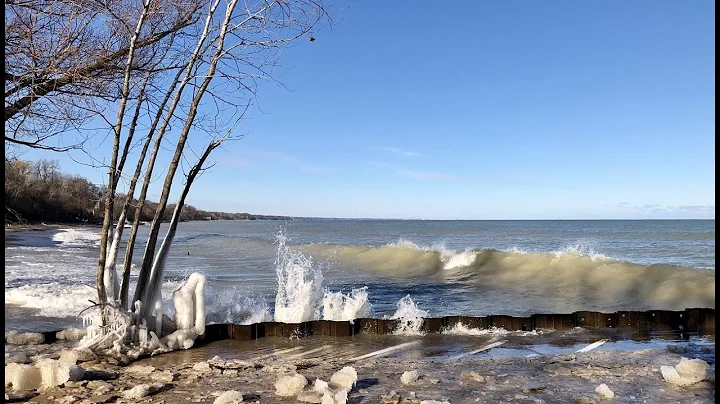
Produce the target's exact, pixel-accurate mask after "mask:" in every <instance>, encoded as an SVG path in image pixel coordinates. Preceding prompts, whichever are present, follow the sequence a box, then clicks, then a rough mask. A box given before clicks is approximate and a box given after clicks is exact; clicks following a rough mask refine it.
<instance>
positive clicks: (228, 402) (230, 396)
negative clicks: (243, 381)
mask: <svg viewBox="0 0 720 404" xmlns="http://www.w3.org/2000/svg"><path fill="white" fill-rule="evenodd" d="M242 400H243V395H242V393H240V392H239V391H236V390H228V391H226V392H223V393H222V394H220V395H219V396H218V397H217V398H216V399H215V401H213V404H237V403H241V402H242Z"/></svg>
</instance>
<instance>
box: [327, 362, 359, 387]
mask: <svg viewBox="0 0 720 404" xmlns="http://www.w3.org/2000/svg"><path fill="white" fill-rule="evenodd" d="M357 379H358V376H357V372H356V371H355V368H353V367H352V366H345V367H344V368H342V369H340V370H338V371H337V372H335V373H334V374H333V375H332V376H330V384H332V385H333V387H334V388H336V389H340V390H348V391H349V390H351V389H352V388H353V387H355V383H357Z"/></svg>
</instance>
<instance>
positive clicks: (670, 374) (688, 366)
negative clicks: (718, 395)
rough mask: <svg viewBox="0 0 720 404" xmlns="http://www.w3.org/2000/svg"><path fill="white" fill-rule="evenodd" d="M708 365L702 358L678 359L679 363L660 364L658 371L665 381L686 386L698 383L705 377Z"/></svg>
mask: <svg viewBox="0 0 720 404" xmlns="http://www.w3.org/2000/svg"><path fill="white" fill-rule="evenodd" d="M709 368H710V365H708V363H707V362H705V361H704V360H702V359H688V358H682V359H680V363H678V364H677V365H675V367H672V366H661V367H660V373H662V376H663V378H664V379H665V381H666V382H668V383H671V384H674V385H677V386H680V387H686V386H691V385H693V384H696V383H699V382H701V381H703V380H705V378H706V377H707V372H708V369H709Z"/></svg>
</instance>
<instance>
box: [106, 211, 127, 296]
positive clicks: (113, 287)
mask: <svg viewBox="0 0 720 404" xmlns="http://www.w3.org/2000/svg"><path fill="white" fill-rule="evenodd" d="M125 215H126V212H125V211H124V210H123V211H122V212H121V213H120V218H119V219H118V222H117V225H116V226H115V232H113V237H112V243H111V244H110V248H109V249H108V253H107V259H106V260H105V271H104V272H103V283H104V285H105V293H107V296H108V300H110V301H116V300H118V298H119V294H120V281H119V279H118V275H117V272H116V271H115V262H116V261H117V256H118V249H119V246H120V239H121V238H122V233H123V227H124V225H125ZM111 229H112V228H111Z"/></svg>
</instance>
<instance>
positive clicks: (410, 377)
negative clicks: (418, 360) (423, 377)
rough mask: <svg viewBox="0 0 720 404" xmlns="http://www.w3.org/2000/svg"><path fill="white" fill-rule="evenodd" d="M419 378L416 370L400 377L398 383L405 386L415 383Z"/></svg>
mask: <svg viewBox="0 0 720 404" xmlns="http://www.w3.org/2000/svg"><path fill="white" fill-rule="evenodd" d="M419 377H420V374H419V373H418V371H417V370H409V371H407V372H405V373H403V374H402V376H400V381H401V382H402V384H404V385H406V386H407V385H408V384H411V383H414V382H416V381H417V379H418V378H419Z"/></svg>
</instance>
